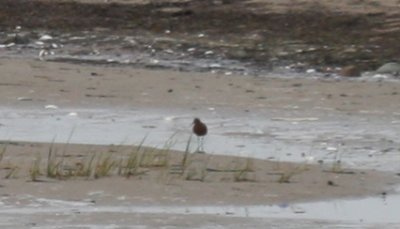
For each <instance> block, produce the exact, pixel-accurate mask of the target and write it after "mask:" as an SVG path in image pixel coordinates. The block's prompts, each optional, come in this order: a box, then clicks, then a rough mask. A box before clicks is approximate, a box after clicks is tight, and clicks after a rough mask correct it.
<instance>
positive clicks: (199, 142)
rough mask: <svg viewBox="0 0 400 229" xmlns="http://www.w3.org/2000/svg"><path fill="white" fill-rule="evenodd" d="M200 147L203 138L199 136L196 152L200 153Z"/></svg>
mask: <svg viewBox="0 0 400 229" xmlns="http://www.w3.org/2000/svg"><path fill="white" fill-rule="evenodd" d="M200 147H201V137H200V136H197V150H196V152H199V151H200Z"/></svg>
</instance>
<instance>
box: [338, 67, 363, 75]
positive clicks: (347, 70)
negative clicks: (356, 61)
mask: <svg viewBox="0 0 400 229" xmlns="http://www.w3.org/2000/svg"><path fill="white" fill-rule="evenodd" d="M339 75H341V76H344V77H359V76H361V71H360V69H359V68H358V67H356V66H354V65H349V66H346V67H343V68H342V69H341V70H340V72H339Z"/></svg>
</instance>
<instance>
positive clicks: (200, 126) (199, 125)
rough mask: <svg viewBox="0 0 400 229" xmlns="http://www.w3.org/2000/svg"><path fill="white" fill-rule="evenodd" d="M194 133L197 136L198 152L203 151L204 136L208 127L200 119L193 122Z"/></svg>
mask: <svg viewBox="0 0 400 229" xmlns="http://www.w3.org/2000/svg"><path fill="white" fill-rule="evenodd" d="M193 133H194V134H195V135H196V136H197V144H198V151H203V150H204V148H203V144H204V136H205V135H206V134H207V126H206V124H204V123H203V122H201V121H200V119H199V118H195V119H194V120H193Z"/></svg>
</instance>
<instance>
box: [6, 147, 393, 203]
mask: <svg viewBox="0 0 400 229" xmlns="http://www.w3.org/2000/svg"><path fill="white" fill-rule="evenodd" d="M1 146H2V147H4V146H5V144H4V142H3V143H2V144H1ZM140 148H141V147H137V146H136V147H135V146H131V147H128V146H118V145H117V146H116V145H113V146H94V145H79V144H54V145H51V144H45V143H29V142H12V143H9V144H8V145H7V148H6V152H5V153H4V154H3V155H2V156H3V158H2V161H1V163H0V167H1V170H0V172H1V173H2V175H1V176H3V177H9V178H8V179H3V180H2V182H1V185H2V188H1V189H0V192H1V193H2V194H3V195H4V194H6V193H10V194H11V193H12V196H19V195H21V194H25V195H27V194H29V195H32V196H35V197H36V198H50V199H52V198H54V199H62V200H84V199H88V198H89V199H90V192H93V191H95V190H96V191H97V192H100V193H103V194H102V195H101V197H99V199H97V200H96V203H99V204H100V203H102V204H112V203H116V202H115V201H117V199H118V197H119V196H124V203H125V204H127V203H131V204H139V205H140V204H145V205H146V204H150V205H151V204H152V203H153V204H166V205H174V204H178V205H183V206H184V205H213V204H218V205H224V204H228V205H229V204H231V205H257V204H263V205H269V204H280V203H296V202H310V201H320V200H329V199H337V198H352V197H367V196H379V195H381V194H382V193H388V194H389V193H392V191H393V190H394V188H396V187H397V186H398V184H399V183H400V177H399V176H398V175H396V174H393V173H389V172H379V171H375V170H357V169H348V168H343V167H340V166H335V165H315V164H306V163H289V162H279V161H266V160H259V159H252V158H243V157H232V156H219V155H208V154H198V153H190V154H189V155H188V159H187V164H186V166H183V167H179V164H180V163H181V160H182V159H183V158H184V153H183V152H177V151H173V150H170V151H169V150H166V149H153V148H148V147H142V148H141V149H140ZM49 150H50V151H51V152H52V156H51V158H50V159H48V153H49V152H50V151H49ZM139 151H141V152H142V155H147V156H148V157H147V156H146V157H143V158H142V162H143V164H142V165H140V166H138V167H137V168H134V169H135V170H134V171H135V172H137V174H131V175H129V174H127V173H125V172H126V171H125V170H124V169H126V168H125V167H124V165H125V163H128V161H129V158H131V156H132V153H133V152H135V153H139ZM139 154H140V153H139ZM40 155H41V156H40ZM164 157H166V158H167V159H166V160H167V161H165V162H161V161H160V160H164ZM38 160H39V161H38ZM49 160H50V165H53V166H56V165H57V168H54V171H53V172H52V174H50V176H53V175H54V176H55V177H54V178H51V177H50V178H49V177H48V176H49V171H47V172H46V166H49ZM90 160H93V164H92V165H90V166H89V167H87V166H88V163H89V161H90ZM35 161H36V162H35ZM36 163H39V165H36ZM122 164H124V165H122ZM61 165H62V166H61ZM58 166H60V167H58ZM107 166H112V168H109V170H107V169H106V168H103V167H107ZM83 168H84V169H83ZM34 169H36V170H38V171H36V173H37V174H35V179H37V181H39V182H32V179H33V176H34V175H33V173H34V171H33V170H34ZM103 169H104V170H107V171H103ZM13 170H15V171H13ZM87 170H90V173H89V174H87V173H83V172H84V171H85V172H86V171H87ZM120 170H122V172H121V171H120ZM124 171H125V172H124ZM132 171H133V170H132ZM56 174H58V175H56ZM96 174H100V175H96ZM118 174H120V175H118ZM96 177H97V178H96ZM22 187H24V188H22ZM114 187H119V188H118V189H115V188H114ZM28 190H29V191H28ZM45 190H47V191H45ZM72 190H75V191H72ZM78 190H79V191H78ZM43 191H44V192H43ZM76 191H78V192H76ZM117 202H118V201H117Z"/></svg>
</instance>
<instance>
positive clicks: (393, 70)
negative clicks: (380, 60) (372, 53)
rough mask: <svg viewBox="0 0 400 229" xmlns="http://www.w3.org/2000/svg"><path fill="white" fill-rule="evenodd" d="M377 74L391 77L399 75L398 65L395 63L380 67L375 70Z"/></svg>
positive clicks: (399, 67) (399, 68) (399, 66)
mask: <svg viewBox="0 0 400 229" xmlns="http://www.w3.org/2000/svg"><path fill="white" fill-rule="evenodd" d="M376 73H378V74H391V75H399V74H400V64H398V63H395V62H390V63H386V64H384V65H382V66H381V67H379V68H378V69H377V70H376Z"/></svg>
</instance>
